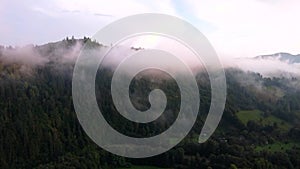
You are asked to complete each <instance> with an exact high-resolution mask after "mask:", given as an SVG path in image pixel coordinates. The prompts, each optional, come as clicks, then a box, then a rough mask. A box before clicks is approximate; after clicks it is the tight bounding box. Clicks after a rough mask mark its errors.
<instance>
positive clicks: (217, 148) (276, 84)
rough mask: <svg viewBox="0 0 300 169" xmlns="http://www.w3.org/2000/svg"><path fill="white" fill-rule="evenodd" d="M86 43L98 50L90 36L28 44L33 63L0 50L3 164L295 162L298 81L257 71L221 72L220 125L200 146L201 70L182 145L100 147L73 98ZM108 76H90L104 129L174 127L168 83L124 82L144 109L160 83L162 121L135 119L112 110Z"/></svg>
mask: <svg viewBox="0 0 300 169" xmlns="http://www.w3.org/2000/svg"><path fill="white" fill-rule="evenodd" d="M84 44H87V45H90V46H89V47H90V48H101V47H105V46H103V45H101V44H99V43H97V42H92V41H91V40H90V39H89V38H84V39H79V40H76V39H73V38H72V39H71V38H70V39H69V38H68V39H64V40H62V41H60V42H55V43H49V44H46V45H42V46H31V47H30V50H31V55H33V54H39V56H41V57H40V59H39V62H38V63H32V62H31V61H27V60H26V61H24V60H23V61H22V62H18V61H15V60H9V59H8V57H7V55H9V54H11V55H12V54H16V53H17V51H18V49H15V48H12V47H1V48H0V168H1V169H14V168H15V169H31V168H34V169H43V168H48V169H54V168H55V169H85V168H86V169H93V168H104V169H124V168H133V169H134V168H145V169H147V168H149V169H150V168H153V169H155V168H167V169H171V168H176V169H177V168H178V169H195V168H205V169H206V168H207V169H236V168H245V169H246V168H257V169H297V168H300V79H299V77H296V76H295V77H292V78H285V77H265V76H262V75H261V74H259V73H255V72H246V71H242V70H240V69H237V68H226V70H225V73H226V81H227V100H226V106H225V110H224V113H223V117H222V120H221V123H220V124H219V126H218V128H217V130H216V131H215V133H214V134H213V136H212V137H211V138H210V139H209V140H208V141H207V142H205V143H203V144H199V143H198V142H197V139H198V137H199V133H200V131H201V128H202V126H203V122H204V121H205V118H206V115H207V112H208V110H209V107H210V99H211V95H210V82H209V78H208V75H207V73H206V72H205V71H199V72H198V73H197V75H196V80H197V83H198V86H199V88H200V91H199V93H200V96H201V97H200V101H201V102H200V109H199V113H198V119H197V121H196V123H195V125H194V127H193V129H192V130H191V131H190V133H189V134H188V136H187V137H186V138H185V139H184V140H182V141H181V142H180V144H178V145H177V146H175V147H174V148H172V149H171V150H170V151H168V152H166V153H163V154H161V155H158V156H154V157H150V158H143V159H134V158H124V157H120V156H117V155H113V154H111V153H109V152H107V151H105V150H103V149H101V148H100V147H98V146H97V144H95V143H94V142H93V141H92V140H91V139H90V138H89V137H88V136H87V135H86V134H85V132H84V131H83V129H82V127H81V125H80V123H79V122H78V120H77V117H76V113H75V111H74V106H73V103H72V73H73V68H74V64H75V60H76V59H74V57H73V55H77V54H78V52H79V51H80V49H81V48H82V45H84ZM26 51H27V50H26ZM26 51H25V52H26ZM23 52H24V51H23ZM21 53H22V51H21ZM12 57H13V55H12ZM35 60H37V59H35ZM112 74H113V70H112V69H110V68H109V67H104V68H101V69H99V70H98V72H97V78H96V96H97V101H98V104H99V105H100V106H99V108H100V109H101V110H102V111H103V112H104V117H105V119H106V120H107V121H108V122H109V124H110V125H112V126H113V127H114V128H115V129H117V130H118V131H119V132H121V133H124V134H126V135H128V136H132V137H145V136H147V137H149V136H153V135H157V134H159V133H161V132H163V131H164V130H166V129H167V128H168V127H170V125H172V123H173V122H174V120H175V119H176V116H177V113H178V110H179V106H180V105H179V104H178V103H180V102H179V101H180V93H179V89H178V86H177V85H176V82H175V81H174V80H172V79H164V77H157V76H141V77H138V78H135V79H134V80H133V81H132V83H131V85H130V97H131V99H132V103H133V105H135V106H136V107H138V108H139V109H141V110H147V109H148V108H149V106H150V105H149V101H148V99H147V96H148V94H149V92H150V91H151V90H152V89H153V88H160V89H162V90H163V91H164V92H165V93H166V96H167V99H168V103H167V106H166V110H165V112H164V114H163V115H162V116H163V117H164V118H159V119H157V121H154V122H151V123H147V124H138V123H134V122H131V121H129V120H127V119H125V118H124V117H122V116H121V115H120V114H119V113H118V111H117V110H116V109H115V107H114V105H113V101H112V98H111V94H110V88H109V86H110V83H111V78H112ZM103 98H104V99H103ZM162 119H164V120H162Z"/></svg>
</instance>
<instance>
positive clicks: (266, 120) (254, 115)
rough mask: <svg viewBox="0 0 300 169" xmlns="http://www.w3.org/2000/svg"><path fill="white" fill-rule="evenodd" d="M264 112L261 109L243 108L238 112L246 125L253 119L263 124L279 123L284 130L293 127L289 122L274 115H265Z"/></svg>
mask: <svg viewBox="0 0 300 169" xmlns="http://www.w3.org/2000/svg"><path fill="white" fill-rule="evenodd" d="M263 114H264V113H263V112H262V111H260V110H243V111H239V112H237V113H236V115H237V117H238V118H239V120H240V121H241V122H242V123H243V124H244V125H247V123H248V121H250V120H252V121H255V122H257V123H259V124H260V125H263V126H266V125H273V124H274V123H277V125H278V128H279V129H281V130H284V131H287V130H289V129H290V128H291V125H290V124H289V123H288V122H286V121H284V120H281V119H279V118H277V117H275V116H273V115H269V116H268V117H264V116H263Z"/></svg>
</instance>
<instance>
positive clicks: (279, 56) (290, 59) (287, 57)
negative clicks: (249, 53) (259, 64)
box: [255, 53, 300, 64]
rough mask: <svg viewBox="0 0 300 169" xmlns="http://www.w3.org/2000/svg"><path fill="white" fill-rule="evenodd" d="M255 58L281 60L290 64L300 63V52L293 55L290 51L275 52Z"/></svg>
mask: <svg viewBox="0 0 300 169" xmlns="http://www.w3.org/2000/svg"><path fill="white" fill-rule="evenodd" d="M255 59H266V60H280V61H282V62H286V63H289V64H293V63H300V54H298V55H292V54H289V53H275V54H271V55H260V56H256V57H255Z"/></svg>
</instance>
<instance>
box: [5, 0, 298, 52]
mask: <svg viewBox="0 0 300 169" xmlns="http://www.w3.org/2000/svg"><path fill="white" fill-rule="evenodd" d="M299 7H300V1H299V0H226V1H225V0H181V1H180V0H174V1H172V0H151V1H150V0H38V1H36V0H22V1H19V0H0V45H13V46H15V45H18V46H22V45H26V44H44V43H47V42H51V41H58V40H62V39H63V38H65V37H66V36H69V37H70V36H72V35H74V36H75V37H77V38H81V37H83V36H89V37H90V36H93V35H94V34H95V33H96V32H97V31H98V30H100V29H101V28H102V27H103V26H105V25H106V24H109V23H110V22H113V21H115V20H117V19H119V18H122V17H125V16H129V15H132V14H138V13H146V12H151V13H163V14H170V15H174V16H178V17H180V18H183V19H185V20H186V21H188V22H190V23H191V24H193V25H194V26H196V27H197V28H198V29H199V30H200V31H201V32H202V33H203V34H204V35H205V36H206V37H207V38H208V40H209V41H210V42H211V43H212V45H213V46H214V48H215V50H216V51H217V53H218V55H219V56H220V57H223V58H238V57H253V56H256V55H261V54H272V53H276V52H289V53H292V54H298V53H300V10H299Z"/></svg>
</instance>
